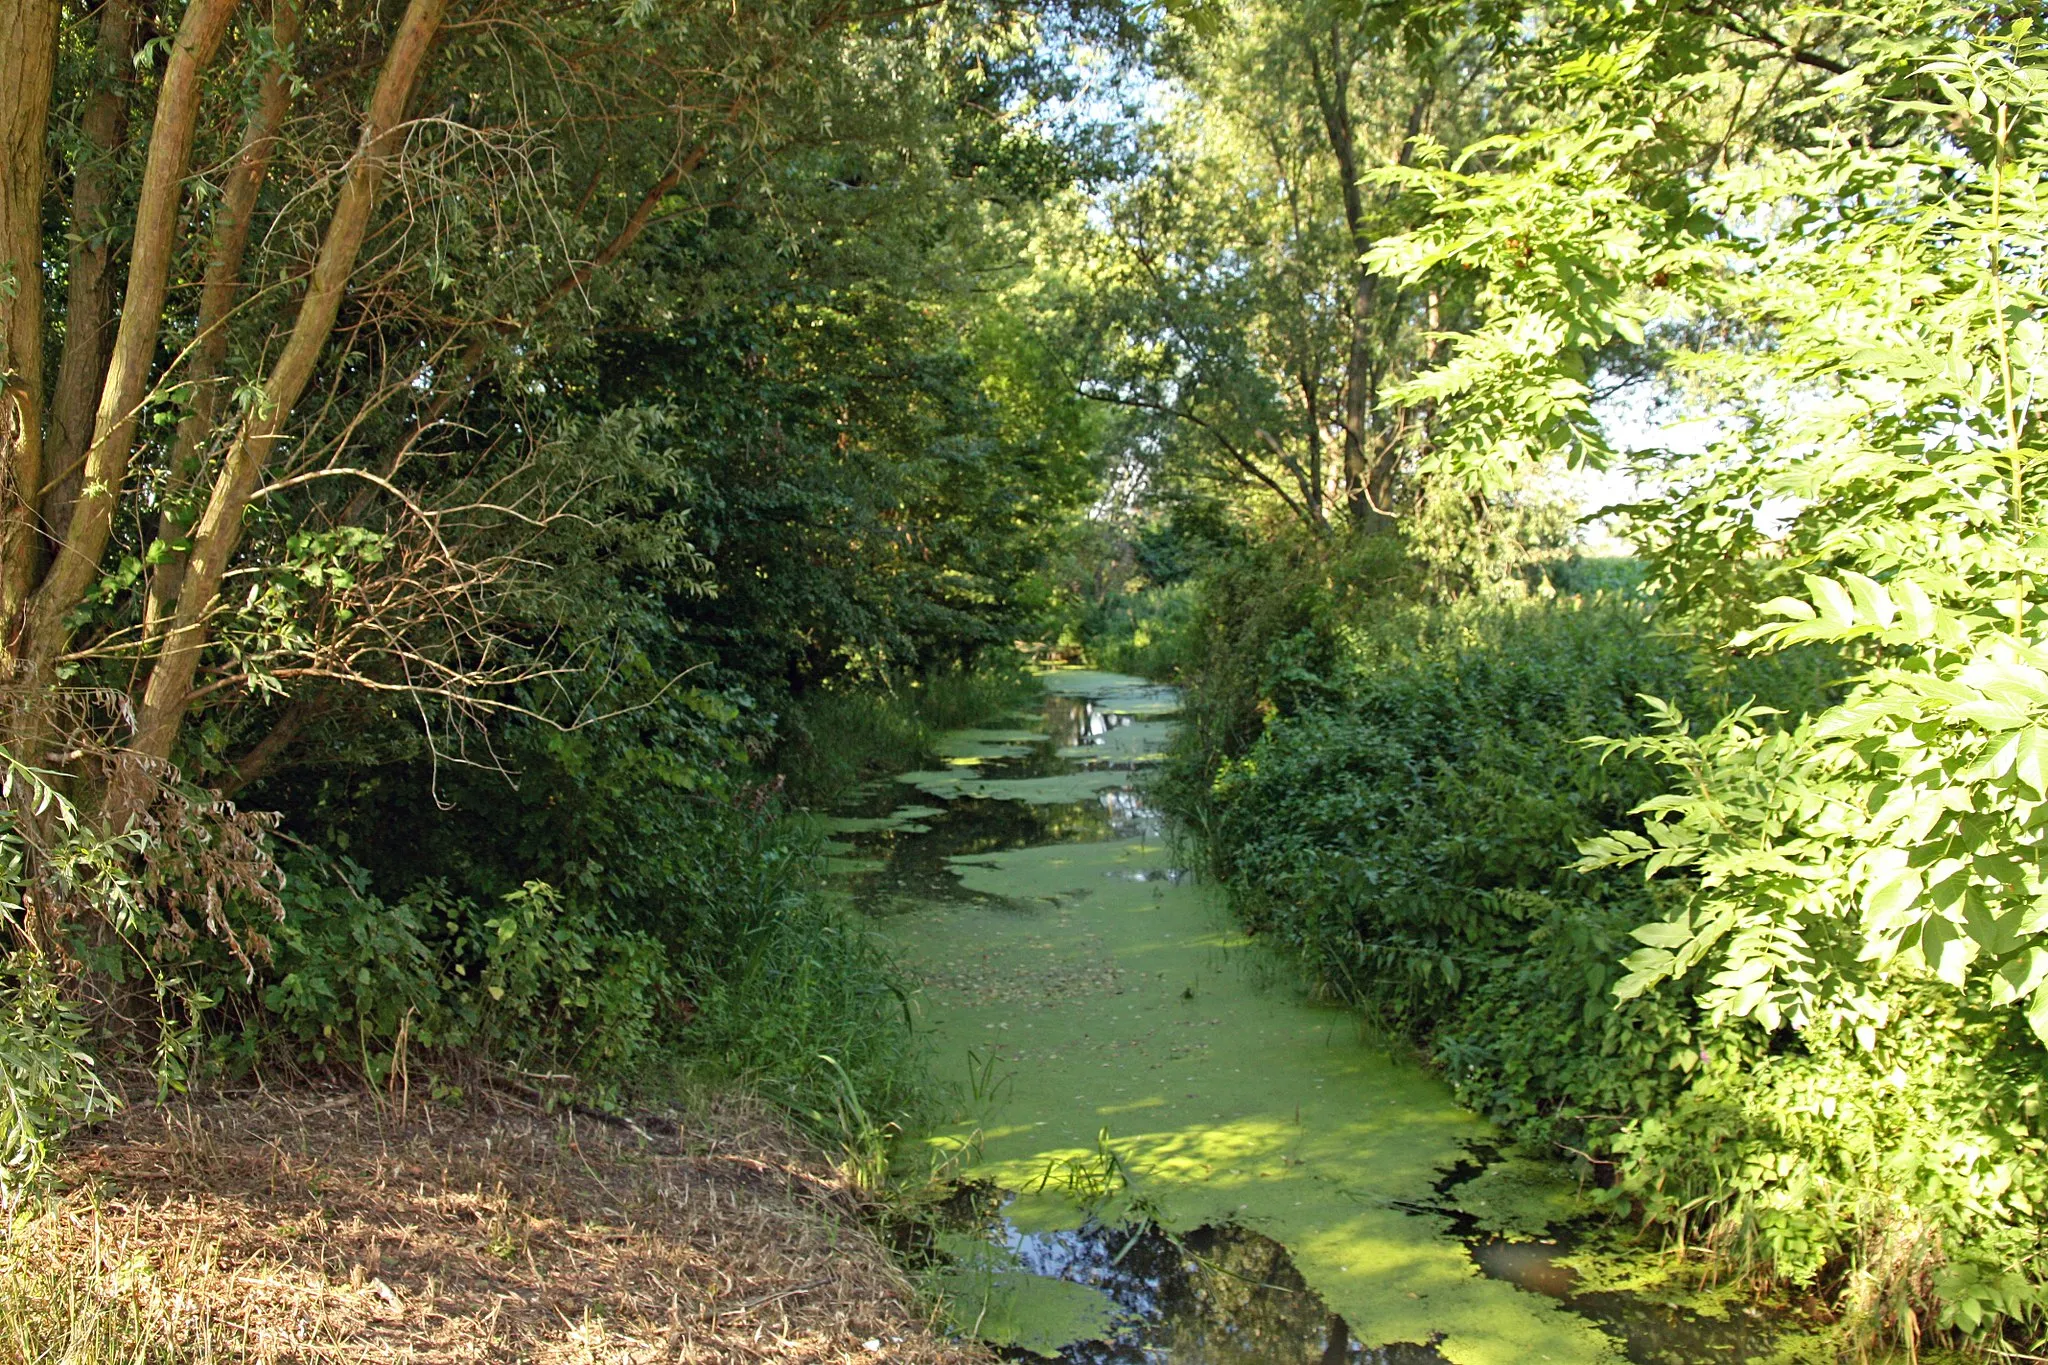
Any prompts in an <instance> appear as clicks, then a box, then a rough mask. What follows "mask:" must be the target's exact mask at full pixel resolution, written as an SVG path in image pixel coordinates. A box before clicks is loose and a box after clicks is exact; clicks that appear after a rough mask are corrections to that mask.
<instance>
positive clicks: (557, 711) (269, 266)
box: [0, 0, 2048, 1354]
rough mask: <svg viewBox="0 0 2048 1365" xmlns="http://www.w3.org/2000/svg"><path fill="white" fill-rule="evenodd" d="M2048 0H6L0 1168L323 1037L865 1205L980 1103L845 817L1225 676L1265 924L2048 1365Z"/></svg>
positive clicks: (1497, 1068) (1756, 1206)
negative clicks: (818, 810)
mask: <svg viewBox="0 0 2048 1365" xmlns="http://www.w3.org/2000/svg"><path fill="white" fill-rule="evenodd" d="M2041 42H2042V40H2041V35H2040V34H2039V33H2038V32H2037V31H2036V28H2035V26H2034V20H2033V19H2032V18H2031V17H2030V16H2027V15H2025V14H2023V13H2022V12H2020V11H2019V10H2016V9H2013V8H2011V7H2002V6H2000V5H1998V4H1994V3H1976V2H1975V0H1973V2H1972V3H1965V4H1957V3H1954V0H1925V2H1924V3H1923V2H1922V0H1884V3H1882V4H1878V5H1867V6H1861V7H1857V8H1856V9H1854V10H1836V9H1827V8H1816V7H1812V6H1808V5H1804V4H1794V3H1789V2H1787V0H1759V2H1758V3H1756V4H1747V5H1739V6H1736V5H1721V4H1715V5H1703V6H1693V7H1689V8H1672V7H1644V6H1639V5H1633V4H1606V3H1598V2H1597V0H1568V3H1563V4H1558V5H1550V6H1543V7H1531V6H1516V5H1492V6H1482V7H1476V8H1475V7H1471V6H1461V7H1451V6H1441V5H1435V4H1430V3H1422V2H1420V0H1415V2H1412V3H1411V2H1409V0H1399V2H1397V3H1391V4H1373V5H1365V6H1360V5H1357V4H1354V3H1344V2H1343V0H1296V2H1291V3H1284V4H1282V3H1267V2H1266V0H1229V3H1211V2H1210V0H1170V2H1169V3H1165V4H1159V5H1152V4H1136V3H1130V4H1125V3H1117V2H1116V0H1067V2H1065V3H1058V4H1051V3H1047V4H1032V3H1008V2H1007V0H960V2H959V3H950V2H949V3H944V4H937V3H934V4H924V3H913V4H909V5H902V6H898V5H887V4H885V5H877V6H872V7H866V6H859V5H849V4H845V3H841V0H749V2H748V3H742V4H739V5H737V6H736V5H734V4H730V3H726V4H716V5H713V4H703V3H695V0H673V3H670V2H668V0H662V2H661V3H653V2H647V3H640V2H637V0H636V3H630V4H622V5H618V6H608V7H595V8H593V7H588V6H583V7H575V6H571V7H562V6H546V5H539V4H533V3H528V2H527V0H488V2H487V3H485V2H480V0H319V3H315V2H314V0H264V3H253V0H252V2H251V3H243V0H183V3H146V2H145V0H89V2H88V0H76V2H72V0H19V2H18V3H11V4H9V5H7V6H5V7H0V146H4V147H5V148H7V149H8V150H7V152H6V154H5V155H4V157H0V385H4V401H0V675H4V678H5V682H4V686H0V759H4V766H5V780H4V818H0V907H4V922H5V927H4V940H5V941H4V944H0V950H4V962H0V1196H4V1201H5V1202H6V1203H8V1204H9V1205H10V1206H17V1205H18V1201H20V1200H21V1199H23V1198H25V1197H26V1192H28V1191H31V1190H33V1189H34V1188H36V1183H37V1179H38V1177H39V1176H41V1175H43V1174H46V1173H47V1171H48V1169H49V1163H50V1162H51V1160H52V1159H53V1154H54V1153H57V1152H58V1150H59V1149H58V1147H57V1146H56V1145H55V1144H56V1142H57V1139H58V1138H60V1137H61V1136H62V1135H63V1134H64V1133H66V1132H67V1131H72V1130H75V1129H76V1127H77V1126H78V1125H79V1124H81V1123H90V1122H99V1121H103V1120H105V1119H106V1118H107V1116H108V1115H109V1113H110V1112H111V1111H113V1110H114V1108H115V1107H116V1105H117V1104H118V1103H119V1102H121V1101H124V1100H130V1099H134V1098H137V1097H147V1096H150V1095H152V1094H153V1095H155V1096H157V1098H158V1099H159V1100H162V1099H164V1098H167V1097H173V1096H176V1095H178V1094H180V1093H187V1092H193V1091H197V1092H201V1093H212V1092H216V1091H219V1090H220V1089H222V1088H223V1087H225V1088H228V1089H230V1090H231V1089H233V1088H234V1087H236V1086H242V1085H248V1084H254V1083H256V1082H258V1081H259V1080H267V1079H270V1078H275V1077H279V1076H291V1077H296V1078H298V1079H299V1080H300V1081H303V1082H305V1083H307V1084H316V1083H317V1084H327V1083H330V1082H333V1081H334V1080H335V1079H336V1078H346V1079H347V1080H348V1081H349V1082H350V1083H351V1084H354V1085H357V1086H359V1087H366V1088H367V1092H368V1093H374V1094H376V1095H378V1096H398V1097H403V1101H404V1103H406V1104H411V1103H413V1102H414V1101H415V1100H416V1099H419V1098H420V1097H425V1102H427V1103H431V1104H444V1105H451V1106H454V1105H459V1104H461V1103H464V1102H474V1101H477V1100H478V1098H479V1097H481V1096H484V1095H487V1094H488V1095H492V1096H495V1097H497V1100H496V1101H495V1102H505V1103H509V1102H512V1100H514V1099H516V1100H517V1102H519V1103H522V1104H534V1105H541V1106H547V1105H555V1106H564V1105H567V1106H580V1108H581V1110H582V1111H584V1114H585V1117H586V1118H587V1117H589V1115H591V1114H597V1113H609V1114H615V1115H616V1114H632V1113H637V1112H643V1111H646V1112H651V1111H652V1110H653V1109H659V1108H660V1107H661V1106H663V1105H664V1104H666V1103H668V1101H669V1100H670V1099H673V1098H674V1097H675V1096H679V1095H684V1094H689V1093H694V1091H693V1088H694V1087H697V1086H701V1085H704V1084H707V1083H710V1084H717V1085H724V1086H733V1087H740V1088H743V1089H746V1090H750V1091H752V1092H754V1093H755V1094H756V1095H757V1096H759V1097H762V1098H765V1099H766V1100H767V1101H769V1102H771V1103H772V1104H774V1105H775V1106H777V1108H778V1112H779V1113H780V1114H781V1115H782V1116H783V1119H784V1120H785V1121H787V1122H789V1123H792V1124H795V1125H797V1126H798V1127H800V1128H801V1129H803V1130H804V1131H805V1133H806V1137H805V1139H804V1140H805V1141H809V1142H821V1143H823V1144H824V1145H825V1146H826V1147H827V1148H828V1149H830V1150H832V1151H834V1152H836V1153H837V1154H838V1155H839V1157H840V1158H841V1160H842V1162H843V1164H844V1166H845V1168H846V1170H847V1171H849V1172H854V1173H856V1175H857V1176H858V1177H859V1178H863V1179H865V1178H871V1177H872V1176H873V1175H874V1173H875V1172H877V1171H878V1170H879V1169H880V1167H881V1165H882V1161H883V1154H884V1153H885V1151H886V1146H887V1143H888V1141H889V1140H890V1137H891V1135H892V1134H894V1133H896V1132H898V1131H900V1130H901V1129H902V1128H903V1127H904V1126H906V1125H914V1124H915V1123H916V1122H918V1121H919V1119H920V1118H921V1117H922V1116H924V1115H926V1114H928V1113H929V1112H930V1105H931V1103H932V1084H931V1081H930V1078H929V1076H928V1075H927V1074H926V1071H925V1068H924V1065H923V1062H922V1059H921V1052H920V1042H919V1038H918V1035H917V1032H916V1029H915V1026H914V1023H915V1009H914V1007H913V1002H912V1001H911V999H910V994H909V990H908V986H907V984H906V983H905V982H904V981H903V980H902V979H900V976H899V974H898V971H897V969H896V967H895V965H894V964H893V963H892V962H891V961H890V959H889V958H888V956H887V955H886V954H885V953H883V952H882V951H881V950H880V949H879V948H878V947H877V946H876V943H875V941H874V940H873V938H872V937H871V936H870V935H869V933H868V932H867V929H866V927H865V926H864V924H863V923H862V922H861V920H860V919H859V917H858V916H857V915H855V914H854V913H853V912H851V911H850V910H849V909H848V908H847V907H846V906H845V905H844V904H843V901H842V898H839V897H837V896H835V895H834V894H833V892H832V890H831V888H830V887H829V885H828V884H827V883H826V881H825V879H824V872H823V867H824V859H823V857H822V856H821V853H820V851H819V849H818V846H817V843H816V836H815V834H814V833H813V832H812V831H813V826H812V824H811V823H809V822H807V821H804V820H800V819H795V818H792V816H793V814H794V813H795V811H796V808H798V807H801V806H824V805H827V804H830V803H831V802H833V801H834V800H837V799H839V798H841V797H843V796H844V795H846V794H847V793H848V792H850V791H852V790H853V789H855V788H856V787H857V786H858V785H859V784H860V783H862V782H863V781H865V780H868V779H870V778H872V777H874V776H876V775H877V774H879V773H881V772H883V771H885V770H886V769H888V768H891V767H907V766H913V765H914V764H915V763H916V762H917V761H918V760H919V759H920V758H922V757H923V756H924V754H925V752H926V751H927V750H929V749H930V747H931V744H932V738H933V736H934V734H935V733H936V732H937V731H939V730H942V729H945V728H948V727H953V726H959V725H967V724H977V723H987V722H990V721H994V720H997V719H998V718H1000V717H1001V716H1003V715H1004V714H1005V713H1006V712H1008V711H1010V710H1012V709H1014V707H1015V706H1016V705H1017V704H1018V701H1019V699H1020V697H1021V696H1023V695H1025V691H1024V689H1025V688H1026V686H1027V684H1028V677H1027V675H1026V674H1025V672H1024V671H1023V664H1022V663H1021V662H1020V661H1021V660H1022V659H1024V658H1027V657H1036V658H1048V657H1049V658H1077V657H1086V658H1088V659H1089V660H1090V661H1091V662H1094V663H1096V664H1098V665H1101V666H1105V667H1111V668H1117V669H1127V670H1131V671H1136V672H1143V673H1147V674H1150V675H1153V676H1160V677H1173V678H1175V679H1177V680H1179V681H1181V682H1182V683H1183V684H1184V685H1185V686H1186V688H1187V701H1188V710H1187V717H1186V722H1185V724H1183V726H1182V727H1181V730H1180V740H1179V748H1178V750H1177V752H1176V754H1175V756H1174V759H1173V762H1172V763H1171V765H1170V771H1169V772H1168V773H1167V775H1166V777H1165V779H1164V781H1163V790H1164V791H1165V793H1166V795H1167V797H1168V799H1169V801H1170V803H1171V804H1172V806H1173V807H1174V809H1175V812H1176V814H1177V815H1178V816H1179V817H1180V818H1181V820H1182V821H1183V823H1184V824H1185V826H1186V827H1187V829H1188V830H1189V831H1190V832H1191V833H1192V835H1193V836H1194V837H1195V839H1196V840H1197V841H1198V845H1199V849H1200V852H1201V856H1202V857H1203V859H1204V860H1205V861H1206V864H1207V866H1208V868H1209V870H1210V871H1211V872H1212V873H1213V875H1214V876H1215V878H1216V879H1217V880H1218V881H1219V882H1220V883H1221V884H1222V885H1223V886H1224V887H1225V888H1227V890H1228V892H1229V893H1230V896H1231V898H1232V900H1233V903H1234V905H1235V907H1236V909H1237V911H1238V913H1239V914H1240V915H1241V916H1242V917H1243V919H1244V921H1245V922H1246V924H1247V925H1249V926H1250V927H1252V928H1253V929H1254V930H1256V931H1257V932H1258V933H1259V934H1261V935H1262V936H1265V937H1267V938H1269V939H1270V940H1272V941H1273V942H1275V943H1277V944H1279V945H1282V946H1283V947H1285V948H1286V949H1287V950H1288V951H1289V952H1291V953H1292V954H1293V955H1295V957H1297V958H1298V960H1299V961H1300V962H1301V964H1302V966H1303V968H1304V971H1305V973H1306V975H1307V977H1308V979H1309V980H1310V981H1312V982H1313V983H1314V984H1315V985H1316V986H1317V987H1318V988H1319V989H1320V990H1322V991H1324V992H1326V993H1327V994H1329V995H1330V996H1332V997H1334V998H1338V999H1342V1000H1345V1001H1348V1002H1351V1003H1353V1004H1355V1005H1357V1006H1359V1007H1360V1008H1362V1009H1364V1010H1367V1011H1369V1012H1370V1013H1371V1014H1372V1015H1373V1016H1374V1017H1375V1018H1376V1019H1377V1020H1379V1021H1380V1023H1381V1024H1382V1025H1383V1026H1385V1027H1386V1028H1388V1029H1390V1030H1394V1031H1398V1032H1400V1033H1402V1034H1405V1035H1406V1036H1408V1037H1409V1038H1411V1039H1412V1040H1414V1042H1415V1043H1417V1044H1418V1045H1419V1046H1420V1047H1421V1048H1422V1049H1423V1050H1424V1051H1425V1052H1426V1053H1427V1054H1428V1055H1429V1056H1430V1057H1431V1058H1432V1059H1433V1060H1434V1062H1435V1063H1436V1064H1437V1065H1438V1066H1440V1067H1441V1068H1442V1069H1443V1071H1444V1073H1445V1074H1446V1075H1447V1076H1448V1077H1449V1078H1450V1079H1451V1080H1452V1082H1453V1083H1454V1084H1455V1085H1456V1086H1457V1087H1458V1088H1459V1093H1460V1094H1461V1096H1462V1097H1463V1099H1464V1100H1465V1102H1466V1103H1468V1104H1470V1105H1472V1106H1473V1107H1474V1108H1476V1109H1478V1110H1480V1111H1482V1112H1484V1113H1486V1114H1488V1115H1490V1116H1492V1117H1494V1118H1496V1119H1498V1120H1499V1121H1501V1122H1502V1123H1503V1124H1505V1125H1506V1126H1508V1128H1509V1129H1510V1130H1511V1131H1513V1132H1514V1133H1516V1134H1517V1135H1519V1136H1520V1137H1521V1138H1523V1139H1525V1140H1527V1141H1529V1142H1532V1143H1548V1144H1551V1146H1552V1148H1553V1149H1554V1150H1557V1151H1560V1152H1564V1153H1569V1154H1571V1155H1572V1157H1573V1159H1574V1160H1576V1161H1578V1162H1580V1163H1581V1165H1582V1169H1583V1171H1584V1172H1585V1173H1587V1174H1588V1176H1589V1178H1590V1179H1591V1180H1592V1183H1593V1184H1594V1185H1596V1186H1597V1187H1598V1189H1599V1191H1600V1195H1599V1197H1600V1198H1601V1199H1602V1200H1603V1201H1604V1202H1605V1204H1606V1205H1607V1206H1608V1208H1609V1209H1610V1210H1611V1211H1612V1212H1613V1213H1614V1214H1615V1215H1616V1216H1618V1217H1625V1218H1628V1219H1633V1220H1636V1221H1637V1222H1639V1223H1640V1224H1641V1225H1643V1226H1645V1227H1647V1228H1649V1229H1651V1230H1652V1232H1653V1235H1654V1236H1657V1237H1661V1238H1665V1239H1668V1240H1669V1241H1670V1242H1671V1243H1673V1244H1675V1245H1679V1246H1683V1247H1686V1248H1689V1249H1697V1250H1700V1251H1702V1252H1704V1253H1705V1254H1707V1255H1708V1256H1710V1257H1711V1258H1713V1261H1712V1264H1713V1266H1714V1267H1715V1269H1714V1271H1713V1272H1712V1273H1717V1274H1718V1273H1724V1272H1725V1271H1727V1270H1729V1269H1730V1268H1732V1269H1734V1270H1736V1271H1739V1272H1740V1273H1743V1274H1746V1275H1749V1276H1752V1277H1753V1278H1754V1279H1755V1281H1756V1282H1757V1283H1758V1284H1760V1285H1773V1286H1778V1287H1785V1288H1790V1289H1794V1290H1797V1291H1800V1292H1804V1293H1808V1294H1811V1295H1814V1296H1816V1297H1817V1298H1818V1299H1819V1300H1820V1301H1822V1302H1824V1303H1825V1304H1827V1305H1829V1306H1830V1311H1832V1312H1833V1313H1834V1314H1835V1315H1836V1316H1837V1318H1838V1319H1839V1321H1840V1324H1841V1328H1842V1332H1843V1339H1844V1340H1845V1341H1846V1342H1851V1343H1854V1344H1856V1345H1858V1346H1859V1348H1860V1347H1865V1346H1871V1345H1875V1344H1881V1345H1884V1346H1886V1347H1896V1348H1899V1349H1903V1350H1905V1351H1907V1352H1908V1353H1910V1352H1912V1351H1914V1350H1916V1349H1918V1347H1919V1346H1920V1345H1921V1344H1922V1343H1928V1342H1934V1341H1942V1342H1947V1343H1951V1344H1954V1343H1963V1344H1969V1345H1972V1346H1973V1347H1975V1348H1978V1349H1981V1350H1983V1351H1985V1352H1987V1353H1990V1354H2000V1353H2004V1352H2009V1351H2022V1350H2037V1349H2038V1346H2039V1342H2040V1341H2041V1339H2042V1338H2043V1334H2044V1333H2048V1264H2044V1263H2043V1260H2042V1257H2043V1254H2044V1253H2043V1249H2042V1242H2041V1232H2042V1228H2043V1221H2042V1220H2043V1216H2044V1215H2043V1213H2042V1210H2043V1207H2044V1205H2048V1115H2044V1113H2043V1110H2042V1096H2041V1084H2042V1077H2043V1075H2044V1074H2048V1053H2044V1048H2043V1040H2044V1039H2048V938H2044V937H2043V936H2044V934H2048V913H2044V912H2043V908H2042V907H2043V906H2048V874H2044V872H2043V869H2042V862H2041V853H2040V850H2041V846H2042V840H2041V821H2042V819H2043V818H2044V812H2048V654H2044V653H2043V649H2044V646H2043V645H2042V643H2041V641H2042V638H2043V631H2044V630H2048V608H2044V605H2043V600H2042V594H2043V588H2042V584H2043V582H2044V581H2048V562H2044V559H2043V556H2044V543H2048V542H2044V539H2043V516H2042V512H2041V506H2042V502H2041V496H2042V486H2041V482H2042V481H2041V477H2040V473H2041V454H2040V452H2041V449H2042V446H2043V442H2042V438H2041V433H2040V429H2039V427H2040V422H2039V417H2038V415H2037V412H2036V406H2035V404H2036V399H2035V390H2036V383H2037V378H2038V372H2039V370H2040V369H2041V367H2042V365H2043V364H2044V362H2048V351H2044V346H2048V340H2044V338H2048V333H2044V332H2043V309H2044V305H2048V295H2044V284H2043V280H2042V276H2041V260H2042V257H2043V253H2044V250H2048V207H2044V204H2043V200H2042V185H2043V180H2044V175H2048V141H2044V136H2048V134H2044V128H2043V119H2044V117H2048V53H2044V50H2043V48H2042V46H2041ZM1667 419H1682V420H1683V422H1684V423H1685V425H1684V426H1683V428H1682V429H1680V430H1678V431H1677V432H1675V433H1674V434H1669V435H1659V434H1658V432H1659V428H1660V426H1661V424H1662V423H1664V422H1665V421H1666V420H1667ZM1665 447H1669V448H1668V449H1667V448H1665ZM1597 471H1606V472H1607V476H1608V482H1607V483H1606V484H1604V485H1600V486H1602V487H1605V488H1606V489H1607V490H1608V493H1607V495H1606V496H1607V497H1608V498H1609V499H1611V500H1615V501H1619V502H1623V503H1626V504H1627V505H1626V506H1625V507H1622V508H1619V509H1618V510H1612V511H1611V512H1610V514H1609V515H1608V516H1607V518H1606V519H1605V520H1603V521H1602V523H1601V534H1603V535H1607V536H1609V537H1610V538H1612V537H1615V536H1618V537H1620V538H1622V539H1621V541H1620V542H1618V543H1615V544H1609V545H1605V546H1600V545H1596V544H1594V543H1593V541H1592V539H1591V538H1590V537H1589V533H1588V528H1587V527H1586V525H1584V524H1582V522H1581V516H1582V514H1583V513H1584V512H1586V511H1587V510H1589V505H1590V504H1589V498H1591V495H1589V494H1588V493H1587V492H1586V489H1587V487H1588V485H1587V484H1586V482H1585V479H1586V478H1587V477H1589V476H1590V474H1591V473H1593V472H1597ZM1574 480H1577V482H1574ZM1598 500H1599V499H1598V498H1591V501H1598ZM1020 646H1021V648H1020ZM381 1102H382V1101H380V1103H381ZM110 1273H111V1272H110ZM4 1301H5V1300H4V1299H0V1302H4Z"/></svg>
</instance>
